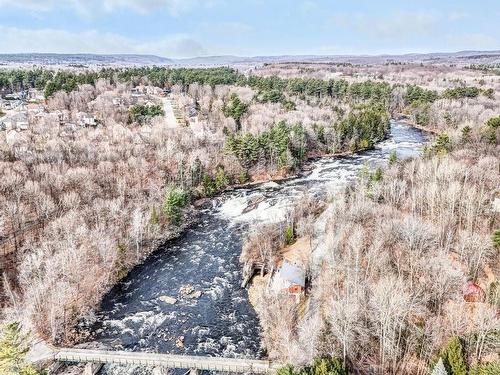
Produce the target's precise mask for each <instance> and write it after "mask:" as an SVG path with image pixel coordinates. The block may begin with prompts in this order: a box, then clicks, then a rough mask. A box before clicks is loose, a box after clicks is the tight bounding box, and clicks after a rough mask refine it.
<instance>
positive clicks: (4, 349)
mask: <svg viewBox="0 0 500 375" xmlns="http://www.w3.org/2000/svg"><path fill="white" fill-rule="evenodd" d="M28 350H29V346H28V336H27V335H25V334H23V333H22V330H21V325H20V324H19V323H17V322H14V323H8V324H6V325H5V326H4V327H3V330H2V335H1V337H0V373H1V374H2V375H39V372H38V371H36V370H35V369H34V368H33V367H32V366H31V365H29V364H26V363H25V361H24V358H25V357H26V354H27V353H28Z"/></svg>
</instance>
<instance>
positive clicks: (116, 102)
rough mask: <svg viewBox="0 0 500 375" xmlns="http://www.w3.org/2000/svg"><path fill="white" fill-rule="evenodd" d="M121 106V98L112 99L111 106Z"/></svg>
mask: <svg viewBox="0 0 500 375" xmlns="http://www.w3.org/2000/svg"><path fill="white" fill-rule="evenodd" d="M122 104H123V98H120V97H119V96H117V97H115V98H113V105H114V106H117V107H118V106H120V105H122Z"/></svg>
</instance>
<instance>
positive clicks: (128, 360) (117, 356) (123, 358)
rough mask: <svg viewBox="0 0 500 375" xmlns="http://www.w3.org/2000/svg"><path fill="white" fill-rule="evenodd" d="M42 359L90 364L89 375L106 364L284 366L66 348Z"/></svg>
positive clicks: (261, 369)
mask: <svg viewBox="0 0 500 375" xmlns="http://www.w3.org/2000/svg"><path fill="white" fill-rule="evenodd" d="M40 359H42V358H39V360H40ZM43 359H45V360H55V361H58V362H68V363H87V364H88V365H87V367H86V373H88V374H94V373H95V372H97V370H98V369H99V368H100V367H101V366H102V365H103V364H106V363H114V364H121V365H133V366H146V367H165V368H177V369H189V370H191V373H196V372H197V371H202V370H207V371H221V372H235V373H248V374H269V373H273V372H275V371H276V370H277V369H278V368H279V367H281V366H280V365H278V364H275V363H272V362H270V361H265V360H257V359H245V358H241V359H240V358H223V357H204V356H191V355H176V354H158V353H143V352H125V351H111V350H91V349H67V348H60V349H55V350H54V352H52V353H50V354H49V355H47V356H46V357H45V358H43Z"/></svg>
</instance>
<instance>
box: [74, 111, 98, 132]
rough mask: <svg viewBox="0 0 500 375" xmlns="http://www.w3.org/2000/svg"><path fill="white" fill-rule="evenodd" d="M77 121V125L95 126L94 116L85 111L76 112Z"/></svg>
mask: <svg viewBox="0 0 500 375" xmlns="http://www.w3.org/2000/svg"><path fill="white" fill-rule="evenodd" d="M76 118H77V123H78V125H79V126H81V127H83V128H86V127H87V126H96V125H97V123H96V118H95V117H94V116H93V115H91V114H88V113H85V112H78V113H77V114H76Z"/></svg>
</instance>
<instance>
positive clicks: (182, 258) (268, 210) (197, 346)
mask: <svg viewBox="0 0 500 375" xmlns="http://www.w3.org/2000/svg"><path fill="white" fill-rule="evenodd" d="M425 140H426V137H425V135H424V134H423V133H422V132H421V131H420V130H418V129H415V128H412V127H410V126H408V125H406V124H404V123H401V122H397V121H392V122H391V132H390V135H389V137H388V139H387V140H385V141H383V142H381V143H379V144H378V145H377V146H376V147H375V148H374V149H373V150H369V151H364V152H360V153H357V154H353V155H349V156H344V157H324V158H320V159H317V160H314V161H311V162H310V164H309V169H310V170H311V172H310V173H309V174H308V175H307V176H304V177H299V178H296V179H293V180H289V181H286V182H282V183H267V184H263V185H260V186H258V187H253V188H249V189H239V190H235V191H229V192H227V193H224V194H222V195H221V196H219V197H217V198H215V199H213V200H212V202H211V203H212V205H211V207H210V208H208V209H205V210H204V211H203V213H202V216H201V220H200V222H199V223H198V224H197V225H195V226H194V227H193V228H191V229H189V230H187V231H186V232H185V233H184V234H183V235H182V236H181V237H180V238H178V239H175V240H172V241H169V242H167V243H165V244H164V245H162V246H161V247H160V248H159V249H158V250H157V251H155V252H154V253H153V254H152V255H151V256H150V257H149V258H148V259H147V260H146V261H145V262H144V263H143V264H141V265H139V266H137V267H135V268H134V269H133V270H132V271H131V272H130V273H129V275H128V276H127V277H126V278H125V279H124V280H123V281H122V282H120V283H119V284H118V285H116V286H115V287H114V288H113V289H112V290H111V291H110V292H109V293H108V294H107V295H106V296H105V298H104V300H103V302H102V305H101V308H100V311H99V313H98V314H97V315H96V317H95V321H94V322H93V324H92V325H91V330H92V336H91V339H92V340H94V341H96V342H99V343H100V344H104V345H106V346H107V347H109V348H110V349H116V350H132V351H148V352H161V353H177V354H194V355H211V356H227V357H253V358H260V357H264V356H265V353H264V352H263V350H262V349H261V347H260V339H259V322H258V318H257V316H256V314H255V312H254V310H253V308H252V306H251V305H250V303H249V302H248V298H247V292H246V290H245V289H242V288H241V287H240V283H241V272H240V265H239V262H238V258H239V256H240V252H241V239H242V236H243V234H244V232H245V230H246V228H247V226H248V224H249V223H253V222H255V221H272V220H279V219H280V218H281V217H282V216H283V213H284V212H285V211H286V209H287V208H288V207H290V206H291V205H292V204H293V202H294V201H296V200H297V199H299V198H300V197H301V196H303V194H304V193H306V192H307V193H308V194H309V195H314V196H324V195H326V194H328V193H329V192H334V191H335V190H338V189H341V188H343V187H345V186H346V185H347V184H349V183H350V182H352V181H353V180H354V179H356V177H357V175H358V171H359V169H360V168H362V166H363V165H365V164H368V165H371V166H373V165H383V164H384V163H386V162H387V159H388V156H389V155H390V153H391V152H393V151H396V153H397V155H398V158H400V159H401V158H407V157H413V156H418V155H419V153H420V150H421V147H422V145H423V143H424V142H425ZM249 202H260V203H258V204H256V205H254V206H252V207H251V209H248V208H247V206H248V205H249ZM188 285H189V286H192V288H193V290H194V292H192V293H191V294H190V295H188V296H182V293H179V290H180V288H181V287H182V286H188ZM188 288H189V287H187V288H185V289H188ZM197 292H198V293H197ZM199 292H201V296H199V298H193V296H196V294H200V293H199ZM189 297H191V298H189ZM170 298H175V299H176V300H177V301H176V303H175V304H172V302H173V300H171V299H170ZM169 302H170V303H169ZM180 337H182V339H179V338H180ZM181 344H182V345H181ZM149 371H150V370H149V369H139V368H134V367H128V368H123V367H119V366H111V365H110V366H106V367H105V368H103V370H101V372H100V373H102V374H136V373H137V374H139V373H140V374H143V373H149Z"/></svg>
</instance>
